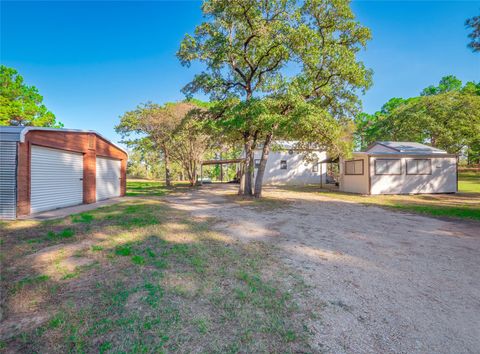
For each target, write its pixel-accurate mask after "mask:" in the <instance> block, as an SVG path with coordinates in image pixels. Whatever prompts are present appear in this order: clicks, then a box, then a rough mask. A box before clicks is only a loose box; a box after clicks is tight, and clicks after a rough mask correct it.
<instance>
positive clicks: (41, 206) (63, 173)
mask: <svg viewBox="0 0 480 354" xmlns="http://www.w3.org/2000/svg"><path fill="white" fill-rule="evenodd" d="M30 166H31V167H30V168H31V187H30V188H31V199H30V202H31V212H32V213H37V212H40V211H45V210H52V209H57V208H62V207H66V206H71V205H77V204H82V203H83V154H78V153H72V152H67V151H63V150H58V149H49V148H43V147H39V146H32V152H31V165H30Z"/></svg>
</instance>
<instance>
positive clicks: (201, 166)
mask: <svg viewBox="0 0 480 354" xmlns="http://www.w3.org/2000/svg"><path fill="white" fill-rule="evenodd" d="M202 184H203V163H202V164H201V165H200V183H199V185H202Z"/></svg>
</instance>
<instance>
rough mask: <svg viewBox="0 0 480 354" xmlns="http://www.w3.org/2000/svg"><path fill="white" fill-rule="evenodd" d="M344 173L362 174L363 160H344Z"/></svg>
mask: <svg viewBox="0 0 480 354" xmlns="http://www.w3.org/2000/svg"><path fill="white" fill-rule="evenodd" d="M345 174H346V175H363V160H350V161H345Z"/></svg>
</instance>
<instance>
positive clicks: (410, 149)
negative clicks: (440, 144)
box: [366, 141, 447, 154]
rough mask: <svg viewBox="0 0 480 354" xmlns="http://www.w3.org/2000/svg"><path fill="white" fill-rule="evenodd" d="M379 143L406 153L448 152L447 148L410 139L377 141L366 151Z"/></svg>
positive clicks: (393, 150) (394, 150)
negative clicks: (441, 148) (435, 146)
mask: <svg viewBox="0 0 480 354" xmlns="http://www.w3.org/2000/svg"><path fill="white" fill-rule="evenodd" d="M377 145H381V146H384V147H387V148H389V149H391V150H392V153H404V154H446V153H447V152H446V151H445V150H440V149H437V148H434V147H431V146H428V145H425V144H420V143H415V142H409V141H377V142H375V143H373V144H372V145H370V146H369V147H368V148H367V150H366V152H367V153H368V152H369V151H370V150H372V149H373V148H374V147H375V146H377ZM376 153H378V152H376ZM387 154H388V153H387Z"/></svg>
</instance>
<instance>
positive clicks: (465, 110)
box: [355, 75, 480, 163]
mask: <svg viewBox="0 0 480 354" xmlns="http://www.w3.org/2000/svg"><path fill="white" fill-rule="evenodd" d="M355 125H356V131H355V142H356V145H357V147H358V148H361V149H365V148H366V147H367V146H368V145H370V144H371V143H373V142H374V141H379V140H396V141H416V142H420V143H426V144H429V145H432V146H434V147H438V148H441V149H444V150H446V151H448V152H450V153H454V154H463V155H465V156H466V159H467V162H468V163H479V153H480V83H475V82H467V83H466V84H465V85H463V84H462V82H461V81H460V80H459V79H457V78H456V77H455V76H453V75H450V76H445V77H443V78H442V79H441V80H440V82H439V84H438V85H437V86H433V85H432V86H428V87H427V88H425V89H424V90H423V91H422V92H421V93H420V95H419V96H417V97H411V98H406V99H405V98H392V99H390V100H389V101H388V102H387V103H385V104H384V105H383V106H382V108H381V109H380V110H379V111H378V112H375V113H373V114H367V113H363V114H360V115H358V116H357V117H356V118H355Z"/></svg>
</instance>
